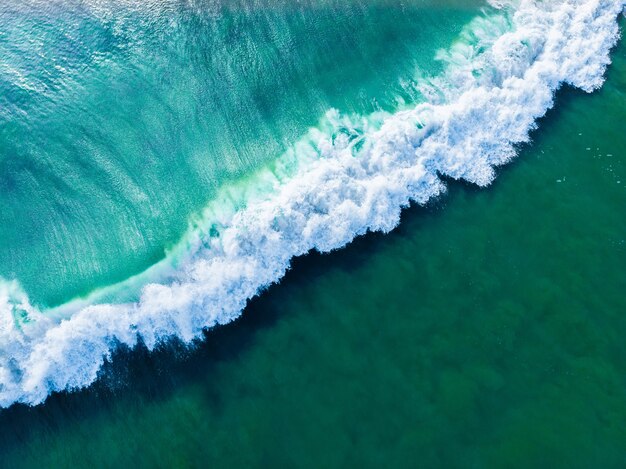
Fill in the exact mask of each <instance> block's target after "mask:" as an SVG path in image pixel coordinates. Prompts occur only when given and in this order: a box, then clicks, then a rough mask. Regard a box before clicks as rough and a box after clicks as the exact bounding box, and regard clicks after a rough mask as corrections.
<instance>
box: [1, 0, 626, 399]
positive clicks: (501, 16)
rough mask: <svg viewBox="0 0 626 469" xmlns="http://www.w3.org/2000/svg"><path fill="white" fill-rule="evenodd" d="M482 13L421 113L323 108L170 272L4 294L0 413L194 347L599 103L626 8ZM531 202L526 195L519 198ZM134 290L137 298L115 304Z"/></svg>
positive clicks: (565, 6)
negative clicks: (55, 300)
mask: <svg viewBox="0 0 626 469" xmlns="http://www.w3.org/2000/svg"><path fill="white" fill-rule="evenodd" d="M497 8H498V9H499V11H494V12H489V13H488V14H485V15H484V16H480V17H477V18H476V19H475V20H473V21H472V22H471V23H470V24H469V25H467V27H466V28H465V29H464V31H463V33H462V35H461V37H460V38H459V40H458V41H457V42H455V43H454V44H453V45H452V46H451V47H450V48H449V49H447V50H442V51H440V52H439V53H438V57H437V58H438V60H440V61H441V62H442V63H444V64H445V67H444V72H443V73H442V74H440V75H439V76H436V77H422V78H420V80H419V85H418V86H419V91H420V93H421V94H422V95H423V96H424V102H423V103H421V104H419V105H417V106H414V107H412V108H405V109H402V110H400V111H398V112H396V113H394V114H389V113H385V112H378V113H375V114H372V115H369V116H348V115H341V114H340V113H339V112H338V111H334V110H329V111H328V113H327V114H326V116H325V117H324V118H323V119H322V120H321V122H320V124H319V125H318V126H317V127H316V128H314V129H311V130H310V131H309V133H308V134H307V135H305V136H304V137H303V138H302V139H301V140H300V141H298V142H296V143H294V145H293V147H292V148H291V149H290V150H289V151H288V152H287V153H286V154H284V155H282V156H280V157H279V158H278V159H277V160H276V162H275V163H274V164H273V165H271V166H270V167H269V168H267V169H265V170H263V171H260V172H259V173H258V174H257V175H256V176H255V178H254V183H253V184H251V185H250V184H249V182H248V186H249V187H247V188H242V187H229V188H225V189H224V190H223V191H222V193H221V194H220V195H219V196H218V197H217V198H216V199H215V200H214V202H213V203H211V204H210V205H209V206H208V207H207V208H206V210H205V213H204V215H203V217H202V218H201V219H198V220H196V221H195V222H194V224H193V226H192V227H190V230H189V232H188V234H187V235H186V236H185V238H184V239H183V240H182V241H181V242H180V243H179V245H178V246H177V247H176V248H175V249H174V250H173V251H172V252H171V253H170V256H169V257H168V259H166V260H165V261H163V262H161V263H159V264H158V265H155V266H154V267H153V268H151V269H149V271H147V272H145V273H144V274H141V275H139V276H138V277H136V278H134V279H131V280H129V281H128V282H125V283H124V284H121V285H117V286H112V287H110V288H109V289H104V290H102V291H99V292H95V293H94V294H93V295H91V296H90V297H88V298H86V299H83V300H76V301H72V302H70V303H67V304H65V305H62V306H60V307H58V308H54V309H51V310H44V309H40V308H37V307H36V306H34V305H33V304H32V302H31V301H30V300H29V298H28V295H27V294H26V293H25V292H24V291H23V290H22V288H21V287H20V285H19V283H18V282H17V281H11V282H8V281H7V282H3V283H2V284H0V405H1V406H3V407H7V406H9V405H11V404H13V403H16V402H22V403H27V404H38V403H41V402H42V401H44V400H45V399H46V397H47V396H48V395H49V394H50V393H52V392H55V391H62V390H73V389H78V388H82V387H85V386H87V385H89V384H90V383H92V382H94V381H95V380H96V379H97V378H98V373H99V371H100V370H101V368H102V365H103V363H104V362H105V360H108V359H110V358H111V354H112V352H113V351H114V350H115V349H116V348H117V347H119V346H120V345H124V346H128V347H134V346H135V345H136V344H137V343H138V341H140V340H141V342H142V343H144V344H145V345H146V346H147V348H148V349H150V350H152V349H154V348H155V347H156V346H157V345H158V344H160V343H162V342H163V341H166V340H168V339H171V338H173V337H177V338H179V339H180V340H182V341H183V342H185V343H192V342H193V341H195V340H198V339H200V338H201V337H202V333H203V331H204V330H206V329H207V328H211V327H213V326H216V325H219V324H226V323H229V322H231V321H233V320H234V319H236V318H237V317H238V316H239V315H240V314H241V312H242V310H243V309H244V307H245V305H246V303H247V301H248V300H249V299H250V298H252V297H254V296H255V295H257V294H259V293H260V292H262V291H263V289H264V288H266V287H268V286H269V285H271V284H273V283H275V282H277V281H279V280H280V279H281V277H283V275H284V274H285V272H286V271H287V270H288V268H289V264H290V261H291V259H292V258H293V257H295V256H300V255H304V254H306V253H307V252H309V251H311V250H317V251H319V252H328V251H331V250H334V249H338V248H341V247H343V246H345V245H346V244H347V243H349V242H350V241H351V240H353V239H354V238H355V237H356V236H359V235H362V234H364V233H366V232H368V231H382V232H388V231H390V230H392V229H393V228H394V227H396V226H397V225H398V223H399V220H400V214H401V210H402V208H403V207H407V206H408V205H409V204H411V203H417V204H425V203H426V202H428V201H429V200H431V199H432V198H433V197H437V196H439V195H441V194H443V193H444V192H445V190H446V186H445V182H444V179H445V178H451V179H455V180H464V181H467V182H470V183H473V184H476V185H478V186H487V185H489V184H490V183H491V182H492V181H493V179H494V177H495V176H496V168H497V167H498V166H501V165H503V164H505V163H507V162H509V161H510V160H511V159H513V158H514V157H515V156H516V154H517V150H518V148H519V145H520V144H524V143H528V142H529V132H530V131H532V130H533V129H535V128H536V126H537V120H538V119H539V118H541V117H542V116H543V115H545V113H546V111H547V110H548V109H550V108H551V107H552V106H553V104H554V95H555V92H556V91H557V90H558V89H559V88H560V87H561V86H563V85H569V86H572V87H576V88H579V89H581V90H583V91H586V92H592V91H594V90H595V89H597V88H599V87H600V86H601V85H602V82H603V75H604V72H605V69H606V67H607V66H608V65H609V63H610V56H609V53H610V51H611V48H612V47H613V46H614V45H615V43H616V41H617V40H618V38H619V28H618V23H617V18H618V16H619V15H620V14H621V13H622V11H623V8H624V2H623V1H621V0H620V1H615V0H567V1H563V2H535V1H520V2H506V3H501V4H499V5H497ZM520 196H523V194H520ZM130 284H132V285H135V286H137V285H140V286H141V293H140V298H139V299H138V300H137V301H126V302H115V301H106V300H107V298H109V297H110V296H111V290H123V289H125V288H130V287H129V285H130Z"/></svg>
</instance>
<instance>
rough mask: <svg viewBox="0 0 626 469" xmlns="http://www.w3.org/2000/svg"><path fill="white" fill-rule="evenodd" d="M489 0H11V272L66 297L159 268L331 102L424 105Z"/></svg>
mask: <svg viewBox="0 0 626 469" xmlns="http://www.w3.org/2000/svg"><path fill="white" fill-rule="evenodd" d="M472 3H474V2H467V3H466V4H463V5H461V4H456V5H455V4H450V5H442V6H437V7H433V5H432V4H431V2H429V1H426V0H411V1H408V2H361V1H351V2H337V1H331V0H329V1H323V2H319V1H316V2H309V1H307V2H298V3H297V4H294V3H293V2H275V1H271V2H268V1H254V2H251V1H245V2H244V1H241V2H240V1H233V2H217V1H211V0H204V1H196V2H180V1H173V0H171V1H170V0H168V1H165V2H150V3H149V4H146V5H139V4H138V3H136V2H125V1H121V0H119V1H118V0H108V1H105V2H91V1H88V2H78V1H64V2H38V1H29V2H22V1H13V0H11V1H9V2H8V3H5V4H3V6H2V7H0V25H2V29H3V31H2V33H1V35H0V55H1V56H2V63H1V64H0V96H1V98H0V120H1V122H2V123H3V125H2V129H1V131H0V164H1V165H2V171H1V172H0V188H1V189H2V190H1V191H0V213H2V218H1V219H0V221H2V223H0V240H1V241H2V243H3V246H4V249H2V250H0V278H4V279H5V280H14V279H16V280H18V281H19V282H20V284H21V286H22V287H23V288H24V290H25V291H26V293H27V294H28V295H29V297H30V298H31V300H32V301H33V303H35V304H38V305H41V306H57V305H59V304H61V303H63V302H66V301H68V300H70V299H72V298H73V297H75V296H79V295H85V294H87V293H89V292H91V291H93V290H94V289H96V288H98V287H103V286H107V285H110V284H113V283H116V282H119V281H122V280H125V279H127V278H128V277H130V276H132V275H135V274H138V273H140V272H142V271H144V270H145V269H147V268H148V267H150V266H151V265H153V264H154V263H156V262H158V261H160V260H162V259H163V258H164V257H165V255H166V252H167V250H168V249H171V248H172V247H173V246H174V245H175V244H176V243H177V242H178V241H179V240H180V238H181V237H182V236H183V234H184V233H185V231H186V230H187V228H188V226H189V220H190V219H191V218H192V217H193V216H194V214H198V213H200V212H201V211H202V209H203V208H204V207H205V206H206V205H207V204H208V203H209V202H210V201H211V200H212V199H213V198H215V196H216V191H218V190H219V189H220V188H221V187H224V186H225V185H227V184H229V183H231V184H232V183H234V182H236V181H241V180H245V178H246V177H249V176H250V175H251V174H253V173H254V172H255V171H257V170H259V169H260V168H262V167H264V166H265V165H267V164H268V163H270V162H272V161H273V160H274V159H275V158H277V157H278V156H280V155H281V153H283V152H284V151H285V150H286V148H287V147H288V146H289V145H291V144H293V143H294V142H295V141H297V140H298V139H299V138H300V137H301V136H302V135H303V134H305V133H306V131H307V129H308V128H309V127H311V126H315V125H317V123H318V122H319V120H320V119H321V118H322V117H323V115H324V113H325V112H326V111H327V110H328V109H330V108H337V109H339V110H341V111H342V112H347V113H359V114H369V113H371V112H372V111H374V110H377V109H386V110H393V109H396V108H397V107H398V104H399V103H400V102H403V103H404V104H408V103H411V101H412V100H413V99H415V98H416V95H415V92H414V90H412V88H411V86H410V83H411V81H412V80H413V79H414V76H415V74H416V72H417V71H418V69H419V70H421V73H435V72H436V70H437V69H438V67H439V66H440V65H439V64H437V63H436V62H435V61H434V60H433V59H434V57H435V53H436V51H437V49H439V48H442V47H447V46H448V45H449V43H450V42H451V41H452V40H453V38H454V37H455V36H456V35H457V34H458V33H459V31H460V29H461V28H462V27H463V25H464V24H465V23H466V22H467V21H469V19H471V17H472V16H473V15H475V14H476V13H477V12H478V11H479V7H478V4H475V5H472ZM403 83H404V85H403Z"/></svg>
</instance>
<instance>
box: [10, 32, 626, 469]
mask: <svg viewBox="0 0 626 469" xmlns="http://www.w3.org/2000/svg"><path fill="white" fill-rule="evenodd" d="M612 58H613V64H612V66H611V67H610V68H609V71H608V80H607V82H606V83H605V85H604V87H603V88H602V89H601V90H600V91H598V92H596V93H594V94H592V95H586V94H584V93H581V92H577V91H572V90H564V91H562V92H560V93H559V94H558V95H557V98H556V108H555V109H554V110H552V111H550V113H549V114H548V116H547V117H546V118H544V119H542V120H541V122H540V128H539V130H538V131H536V132H534V133H533V135H532V138H533V139H532V143H531V144H530V145H528V146H525V147H524V148H523V149H522V151H521V154H520V157H519V158H518V159H517V160H516V161H515V162H514V163H513V164H511V165H510V166H507V167H506V168H504V169H502V170H501V172H500V174H499V176H498V179H497V180H496V181H495V182H494V184H493V185H492V186H491V187H490V188H488V189H477V188H475V187H473V186H468V185H463V184H458V183H453V184H451V185H450V190H449V194H448V195H446V196H445V197H444V198H441V199H439V200H438V201H436V202H433V203H431V204H429V205H428V207H427V208H419V207H413V208H411V209H409V210H406V211H405V212H403V217H402V223H401V225H400V226H399V228H397V229H396V230H394V231H393V232H392V233H390V234H388V235H385V236H383V235H377V234H369V235H367V236H365V237H363V238H359V239H358V240H357V241H356V242H354V243H353V244H351V245H350V246H348V247H347V248H346V249H344V250H341V251H337V252H333V253H331V254H329V255H318V254H316V255H310V256H306V257H304V258H300V259H298V260H297V261H296V262H295V264H294V266H293V269H292V270H291V271H290V272H289V273H288V274H287V276H286V277H285V279H284V280H283V281H282V282H281V284H280V285H277V286H274V287H272V288H270V290H269V291H268V292H266V293H265V294H263V295H262V297H261V298H260V299H255V300H254V301H252V303H251V304H250V305H249V307H248V308H247V310H246V312H245V314H244V317H243V318H242V319H241V320H239V321H237V322H235V323H233V324H231V325H228V326H226V327H221V328H218V329H217V330H214V331H212V332H210V333H208V334H207V340H206V342H205V343H202V344H200V345H199V348H198V349H197V350H196V351H195V352H193V353H189V352H185V351H184V350H181V349H177V348H176V347H173V346H172V347H170V348H166V349H164V350H161V351H159V352H157V353H156V354H154V355H149V354H147V353H145V352H143V351H141V350H140V351H137V352H134V353H122V354H121V355H119V356H118V357H117V360H116V361H115V363H114V365H113V367H109V368H110V369H109V370H108V373H107V374H106V377H105V378H104V379H103V380H102V381H101V382H99V383H98V384H96V385H95V386H94V387H92V388H90V389H89V390H87V391H82V392H79V393H75V394H63V395H55V396H53V397H52V398H51V399H49V401H48V402H47V403H46V404H45V405H43V406H39V407H36V408H32V409H31V408H26V407H22V406H18V407H13V408H11V409H9V410H5V411H2V413H0V432H1V433H0V434H1V435H2V437H1V439H0V444H1V445H2V446H1V451H2V454H3V459H2V464H4V465H6V466H7V467H32V466H38V467H41V466H58V465H70V464H73V465H76V464H81V465H87V464H92V465H96V466H114V465H119V464H123V463H128V462H129V461H132V462H133V463H134V464H137V465H140V466H163V467H164V466H172V465H178V466H186V465H219V466H235V467H241V466H249V465H254V466H261V465H262V466H291V465H294V466H314V467H319V466H321V465H322V466H323V465H326V466H333V467H336V466H340V465H344V466H345V465H357V464H361V465H364V466H369V467H372V466H378V467H379V466H381V465H384V466H409V465H411V466H413V465H415V464H419V465H422V466H437V467H441V466H445V467H484V466H497V467H502V466H506V467H528V466H533V467H534V466H539V467H563V466H565V467H590V466H592V467H621V466H623V465H624V463H625V462H626V461H625V458H626V456H625V446H624V441H626V424H625V422H626V398H625V396H624V389H625V387H626V373H625V366H624V364H625V363H626V345H625V341H624V336H626V316H625V315H624V311H625V310H626V298H625V296H624V292H625V291H626V276H624V275H623V273H622V269H623V266H624V265H625V262H626V214H625V212H624V207H625V206H626V137H625V136H624V132H623V129H622V123H623V122H624V121H625V120H626V105H625V104H626V46H625V45H624V44H623V43H622V44H621V45H620V46H619V47H618V48H617V49H616V50H614V51H613V54H612ZM174 357H178V358H174Z"/></svg>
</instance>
